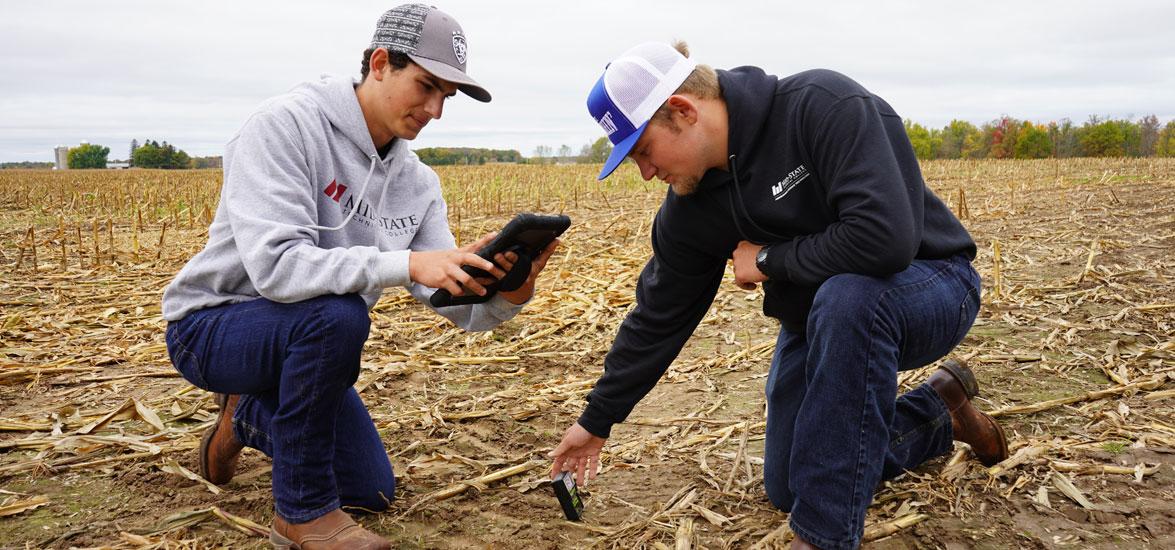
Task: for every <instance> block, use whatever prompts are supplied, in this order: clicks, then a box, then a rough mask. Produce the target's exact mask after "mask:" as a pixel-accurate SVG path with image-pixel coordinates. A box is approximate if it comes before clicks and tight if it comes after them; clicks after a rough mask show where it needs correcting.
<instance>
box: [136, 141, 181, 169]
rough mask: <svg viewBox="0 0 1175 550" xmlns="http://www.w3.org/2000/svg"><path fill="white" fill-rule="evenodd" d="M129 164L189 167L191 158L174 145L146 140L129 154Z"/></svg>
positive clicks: (152, 166) (142, 166)
mask: <svg viewBox="0 0 1175 550" xmlns="http://www.w3.org/2000/svg"><path fill="white" fill-rule="evenodd" d="M131 164H133V165H135V166H138V167H139V168H167V169H174V168H191V167H192V158H191V157H189V156H188V154H187V153H185V152H184V151H182V150H180V149H176V148H175V146H174V145H171V144H169V143H167V142H166V141H165V142H163V144H162V145H160V144H159V142H157V141H155V140H148V141H147V142H145V143H143V145H142V146H140V147H139V148H137V149H135V152H134V153H133V154H131Z"/></svg>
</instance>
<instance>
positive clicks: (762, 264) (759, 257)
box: [755, 245, 771, 278]
mask: <svg viewBox="0 0 1175 550" xmlns="http://www.w3.org/2000/svg"><path fill="white" fill-rule="evenodd" d="M769 250H771V246H770V245H767V246H764V247H763V248H760V249H759V253H758V254H756V255H755V267H757V268H759V272H760V273H762V274H764V275H767V251H769ZM768 278H770V276H768Z"/></svg>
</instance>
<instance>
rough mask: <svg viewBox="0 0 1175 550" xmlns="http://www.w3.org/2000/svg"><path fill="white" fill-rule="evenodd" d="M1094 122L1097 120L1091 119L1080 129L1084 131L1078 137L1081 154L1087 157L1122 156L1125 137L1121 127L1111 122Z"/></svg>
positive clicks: (1124, 150) (1124, 152) (1124, 151)
mask: <svg viewBox="0 0 1175 550" xmlns="http://www.w3.org/2000/svg"><path fill="white" fill-rule="evenodd" d="M1096 121H1097V118H1096V117H1093V118H1091V120H1090V122H1088V123H1086V126H1085V127H1083V128H1082V129H1083V130H1084V131H1083V132H1082V133H1081V137H1080V141H1081V153H1082V154H1083V155H1085V156H1087V157H1121V156H1124V155H1125V154H1126V148H1125V146H1124V145H1125V142H1126V135H1125V132H1123V131H1122V126H1121V125H1120V124H1118V123H1117V122H1116V121H1113V120H1107V121H1105V122H1096Z"/></svg>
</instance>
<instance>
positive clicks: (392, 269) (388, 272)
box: [375, 250, 412, 288]
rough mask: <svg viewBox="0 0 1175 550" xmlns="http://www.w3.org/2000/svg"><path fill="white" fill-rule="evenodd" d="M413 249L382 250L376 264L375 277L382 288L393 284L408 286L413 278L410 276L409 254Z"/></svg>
mask: <svg viewBox="0 0 1175 550" xmlns="http://www.w3.org/2000/svg"><path fill="white" fill-rule="evenodd" d="M411 253H412V251H411V250H395V251H392V252H380V253H379V259H378V261H377V262H376V265H375V277H376V281H378V282H379V286H380V288H387V287H391V286H408V285H409V284H411V283H412V278H411V277H409V276H408V255H409V254H411Z"/></svg>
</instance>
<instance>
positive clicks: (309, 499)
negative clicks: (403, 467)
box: [167, 295, 396, 523]
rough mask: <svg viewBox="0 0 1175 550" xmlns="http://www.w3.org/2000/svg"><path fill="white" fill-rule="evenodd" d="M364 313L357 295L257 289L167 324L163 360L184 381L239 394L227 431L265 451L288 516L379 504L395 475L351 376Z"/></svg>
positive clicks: (302, 517) (298, 518)
mask: <svg viewBox="0 0 1175 550" xmlns="http://www.w3.org/2000/svg"><path fill="white" fill-rule="evenodd" d="M370 325H371V321H370V318H369V317H368V314H367V306H366V305H365V303H364V302H363V299H362V298H360V297H358V296H355V295H348V296H333V295H332V296H320V297H318V298H313V299H310V300H306V301H304V302H298V303H292V304H280V303H276V302H271V301H269V300H266V299H264V298H260V299H256V300H253V301H249V302H244V303H240V304H232V305H224V306H218V307H212V308H207V309H203V310H199V311H196V312H194V313H191V314H189V315H188V316H187V317H184V318H183V319H181V320H180V321H176V322H172V323H169V324H168V325H167V351H168V353H169V354H170V355H171V361H172V364H174V365H175V368H176V370H178V371H179V372H180V374H182V375H183V377H184V378H185V379H186V380H187V381H188V382H191V383H192V384H194V385H196V386H198V387H200V388H202V389H205V390H208V391H213V392H219V393H229V394H241V400H240V403H239V404H238V405H237V410H236V413H235V414H234V415H233V433H234V434H235V435H236V436H237V438H238V439H239V440H240V441H241V442H242V443H244V444H245V446H247V447H252V448H254V449H257V450H259V451H261V452H263V453H265V454H266V455H268V456H269V457H271V458H272V459H273V499H274V503H275V507H276V508H277V513H278V514H279V515H281V516H282V517H283V518H285V519H286V520H288V521H290V522H293V523H302V522H306V521H310V520H312V519H315V518H317V517H319V516H322V515H323V514H326V513H327V512H330V511H332V510H334V509H336V508H339V507H340V506H354V507H361V508H364V509H367V510H371V511H382V510H385V509H386V508H387V507H388V503H389V501H390V500H391V499H392V498H393V497H394V493H395V489H396V478H395V476H394V475H393V474H392V465H391V462H389V461H388V455H387V452H386V451H385V450H384V446H383V441H382V440H381V439H380V437H379V433H378V432H376V429H375V425H374V424H373V423H372V421H371V416H369V415H368V413H367V408H366V407H364V405H363V402H362V401H361V400H360V399H359V394H358V393H357V392H356V391H355V388H353V387H352V385H353V384H354V383H355V380H356V379H357V378H358V376H359V356H360V354H361V353H362V351H363V344H364V342H366V341H367V333H368V329H369V328H370Z"/></svg>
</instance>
